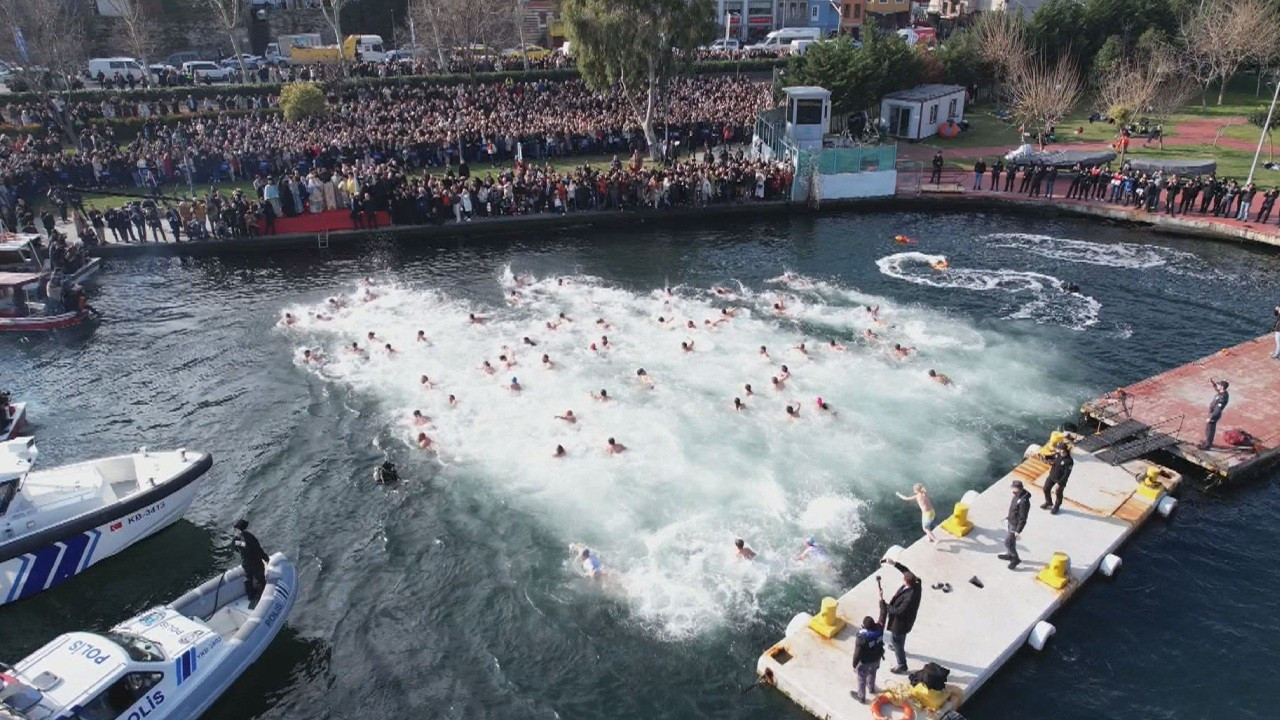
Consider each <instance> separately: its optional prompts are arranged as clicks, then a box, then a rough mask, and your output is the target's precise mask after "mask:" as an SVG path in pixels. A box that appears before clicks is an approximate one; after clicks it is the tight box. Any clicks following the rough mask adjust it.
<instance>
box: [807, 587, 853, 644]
mask: <svg viewBox="0 0 1280 720" xmlns="http://www.w3.org/2000/svg"><path fill="white" fill-rule="evenodd" d="M844 626H845V622H844V620H841V619H840V617H839V616H838V615H836V599H835V598H833V597H824V598H822V610H820V611H818V615H817V616H816V617H814V618H813V619H812V620H810V621H809V628H810V629H812V630H813V631H814V632H816V633H818V634H819V635H821V636H822V637H824V638H826V639H828V640H830V639H831V638H833V637H835V635H836V633H838V632H840V631H841V630H842V629H844Z"/></svg>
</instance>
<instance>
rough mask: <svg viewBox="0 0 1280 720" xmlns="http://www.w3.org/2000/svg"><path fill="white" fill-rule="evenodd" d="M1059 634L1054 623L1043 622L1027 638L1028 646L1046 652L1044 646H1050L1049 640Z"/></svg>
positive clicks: (1032, 629)
mask: <svg viewBox="0 0 1280 720" xmlns="http://www.w3.org/2000/svg"><path fill="white" fill-rule="evenodd" d="M1056 632H1058V628H1056V627H1054V626H1053V623H1050V622H1045V621H1044V620H1041V621H1040V622H1038V623H1036V624H1035V627H1033V628H1031V634H1030V635H1028V636H1027V644H1028V645H1030V646H1031V647H1033V648H1035V649H1036V650H1044V646H1045V645H1046V644H1048V642H1049V638H1051V637H1053V635H1054V633H1056Z"/></svg>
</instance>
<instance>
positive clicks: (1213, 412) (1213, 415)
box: [1200, 378, 1231, 450]
mask: <svg viewBox="0 0 1280 720" xmlns="http://www.w3.org/2000/svg"><path fill="white" fill-rule="evenodd" d="M1209 384H1210V385H1212V386H1213V389H1214V391H1215V392H1216V393H1217V394H1216V395H1214V396H1213V400H1211V401H1210V402H1209V419H1208V420H1207V421H1206V422H1205V426H1204V444H1203V445H1201V446H1200V449H1201V450H1208V449H1209V448H1211V447H1213V437H1214V436H1215V435H1217V434H1218V421H1219V420H1221V419H1222V411H1223V410H1226V409H1227V403H1228V402H1231V394H1230V393H1228V392H1227V388H1228V387H1230V386H1231V383H1229V382H1227V381H1226V380H1214V379H1212V378H1210V379H1209Z"/></svg>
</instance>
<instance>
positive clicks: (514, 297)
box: [507, 290, 523, 305]
mask: <svg viewBox="0 0 1280 720" xmlns="http://www.w3.org/2000/svg"><path fill="white" fill-rule="evenodd" d="M522 299H523V298H521V297H520V293H518V292H516V291H515V290H512V291H511V294H510V295H508V296H507V302H509V303H511V304H512V305H519V304H520V301H521V300H522Z"/></svg>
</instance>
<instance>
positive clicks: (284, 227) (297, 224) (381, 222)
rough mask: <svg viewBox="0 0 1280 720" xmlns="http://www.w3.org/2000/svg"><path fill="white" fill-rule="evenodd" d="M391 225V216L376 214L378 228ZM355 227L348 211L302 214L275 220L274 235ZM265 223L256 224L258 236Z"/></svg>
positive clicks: (263, 229) (262, 232) (265, 226)
mask: <svg viewBox="0 0 1280 720" xmlns="http://www.w3.org/2000/svg"><path fill="white" fill-rule="evenodd" d="M390 224H391V216H390V215H388V214H387V213H385V212H381V211H379V212H378V227H386V226H388V225H390ZM354 227H355V226H354V225H353V224H352V222H351V212H350V211H349V210H326V211H325V212H320V213H315V214H314V215H313V214H311V213H303V214H301V215H297V216H295V217H280V218H276V232H275V234H276V235H286V234H291V233H320V232H324V231H325V230H351V229H353V228H354ZM266 228H267V225H266V222H265V221H261V220H260V221H259V222H258V230H259V234H262V235H265V234H266Z"/></svg>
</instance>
